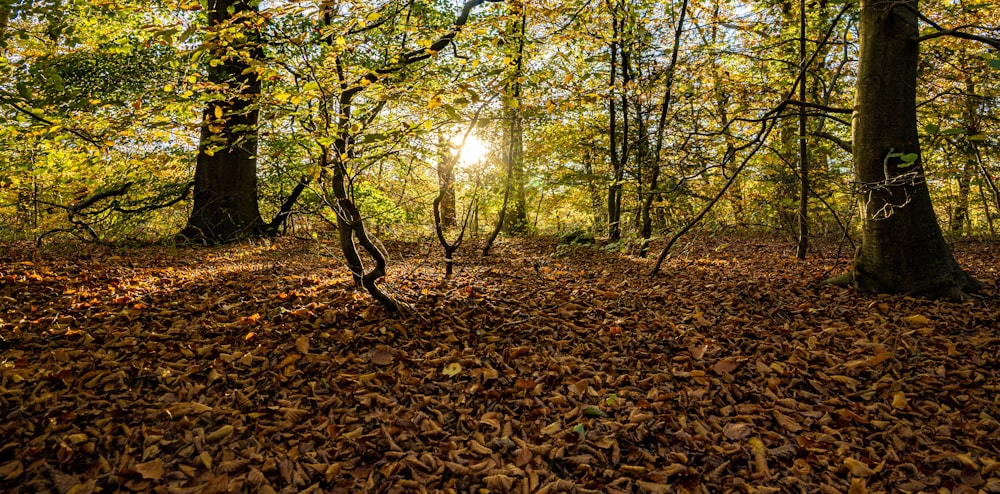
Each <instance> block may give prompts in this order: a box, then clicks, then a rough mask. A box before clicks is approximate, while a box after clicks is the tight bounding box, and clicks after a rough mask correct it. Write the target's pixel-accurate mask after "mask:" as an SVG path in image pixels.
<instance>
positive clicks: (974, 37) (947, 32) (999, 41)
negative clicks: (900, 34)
mask: <svg viewBox="0 0 1000 494" xmlns="http://www.w3.org/2000/svg"><path fill="white" fill-rule="evenodd" d="M898 5H900V6H902V7H905V8H906V9H907V10H909V11H910V12H913V13H914V14H916V16H917V17H918V18H919V19H920V20H922V21H924V22H926V23H927V24H928V25H930V26H931V27H933V28H934V29H937V32H935V33H930V34H925V35H923V36H918V37H917V42H918V43H919V42H921V41H927V40H929V39H934V38H941V37H944V36H951V37H953V38H959V39H967V40H970V41H978V42H980V43H985V44H987V45H990V46H992V47H993V48H994V49H997V50H1000V38H990V37H988V36H980V35H978V34H972V33H967V32H965V31H960V29H962V28H963V27H967V26H960V27H957V28H953V29H948V28H945V27H943V26H941V25H940V24H938V23H936V22H934V21H933V20H931V19H930V18H929V17H927V16H926V15H924V14H922V13H921V12H920V11H918V10H917V9H915V8H913V6H911V5H908V4H903V3H901V4H898Z"/></svg>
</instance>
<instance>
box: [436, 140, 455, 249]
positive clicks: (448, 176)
mask: <svg viewBox="0 0 1000 494" xmlns="http://www.w3.org/2000/svg"><path fill="white" fill-rule="evenodd" d="M438 154H439V156H438V160H439V161H438V166H437V175H438V197H440V200H439V203H440V204H439V209H440V218H441V221H440V224H441V227H442V228H445V229H448V228H452V227H454V226H455V224H456V222H455V221H456V220H455V216H456V215H455V160H453V159H452V157H451V147H450V145H449V142H448V139H447V138H445V137H444V135H443V134H441V135H439V136H438Z"/></svg>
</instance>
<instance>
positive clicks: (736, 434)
mask: <svg viewBox="0 0 1000 494" xmlns="http://www.w3.org/2000/svg"><path fill="white" fill-rule="evenodd" d="M752 432H753V426H751V425H750V424H746V423H743V422H730V423H728V424H726V425H725V426H723V427H722V434H723V435H725V436H726V437H727V438H729V439H730V440H733V441H739V440H741V439H746V438H747V437H749V436H750V433H752Z"/></svg>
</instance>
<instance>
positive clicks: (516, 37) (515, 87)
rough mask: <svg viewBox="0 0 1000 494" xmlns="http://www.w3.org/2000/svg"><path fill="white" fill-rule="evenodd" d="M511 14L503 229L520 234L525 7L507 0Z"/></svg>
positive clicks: (523, 224) (523, 216)
mask: <svg viewBox="0 0 1000 494" xmlns="http://www.w3.org/2000/svg"><path fill="white" fill-rule="evenodd" d="M510 13H511V15H512V16H513V18H512V19H511V20H509V21H508V24H507V38H508V39H507V43H511V42H514V43H515V44H514V45H513V47H514V53H513V54H512V59H513V61H514V67H513V72H512V73H511V75H510V82H509V83H508V84H507V87H506V92H507V96H508V97H507V98H506V99H504V109H503V112H504V120H505V122H506V126H505V127H504V153H503V158H504V164H505V165H506V166H507V167H508V168H509V169H510V170H511V173H510V175H509V177H510V180H509V181H508V182H507V185H506V186H507V188H508V189H509V190H510V194H509V195H510V199H511V203H512V204H511V206H512V207H511V208H510V210H509V211H508V212H507V215H506V223H505V224H504V231H506V232H507V233H508V234H511V235H523V234H525V233H527V231H528V201H527V198H526V197H525V177H526V175H525V171H524V115H523V111H522V110H521V77H522V75H523V74H524V41H525V40H524V29H525V24H527V19H528V18H527V9H526V6H525V4H524V3H522V2H520V1H512V2H510Z"/></svg>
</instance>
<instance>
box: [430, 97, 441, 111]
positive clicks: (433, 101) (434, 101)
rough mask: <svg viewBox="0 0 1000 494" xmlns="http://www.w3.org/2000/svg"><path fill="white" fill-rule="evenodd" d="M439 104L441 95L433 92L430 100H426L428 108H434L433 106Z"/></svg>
mask: <svg viewBox="0 0 1000 494" xmlns="http://www.w3.org/2000/svg"><path fill="white" fill-rule="evenodd" d="M439 106H441V96H439V95H436V94H435V95H434V96H433V97H432V98H431V99H430V101H428V102H427V109H428V110H433V109H435V108H437V107H439Z"/></svg>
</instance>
